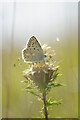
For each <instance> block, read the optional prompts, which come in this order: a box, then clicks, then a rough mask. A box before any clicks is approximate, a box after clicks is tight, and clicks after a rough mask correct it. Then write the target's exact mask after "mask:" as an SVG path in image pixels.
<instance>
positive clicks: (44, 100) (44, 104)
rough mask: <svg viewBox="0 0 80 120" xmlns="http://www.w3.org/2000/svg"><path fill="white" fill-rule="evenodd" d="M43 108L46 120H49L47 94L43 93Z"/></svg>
mask: <svg viewBox="0 0 80 120" xmlns="http://www.w3.org/2000/svg"><path fill="white" fill-rule="evenodd" d="M43 108H44V115H45V120H48V112H47V106H46V94H45V92H44V93H43Z"/></svg>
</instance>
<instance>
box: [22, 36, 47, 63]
mask: <svg viewBox="0 0 80 120" xmlns="http://www.w3.org/2000/svg"><path fill="white" fill-rule="evenodd" d="M22 58H23V59H24V61H29V62H39V61H42V60H44V58H45V55H44V53H43V49H42V47H41V45H40V43H39V42H38V40H37V39H36V38H35V37H34V36H32V37H31V38H30V39H29V41H28V43H27V45H26V48H24V49H23V50H22Z"/></svg>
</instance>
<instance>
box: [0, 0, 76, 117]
mask: <svg viewBox="0 0 80 120" xmlns="http://www.w3.org/2000/svg"><path fill="white" fill-rule="evenodd" d="M2 6H3V7H2V9H3V11H2V20H3V24H2V27H3V41H2V116H3V117H4V118H5V117H10V118H12V117H14V118H32V117H34V118H36V117H41V113H40V110H41V108H42V103H41V102H39V101H38V100H37V99H36V97H35V96H33V95H31V94H28V93H26V92H25V90H24V88H25V86H24V84H23V83H21V81H22V80H24V77H23V71H24V70H25V69H27V64H25V63H24V62H23V60H22V59H20V60H18V58H21V50H22V49H23V48H24V47H25V45H26V43H27V40H28V39H29V38H30V37H31V36H32V35H34V36H36V37H37V39H39V40H40V42H41V44H42V45H43V44H48V45H49V46H51V47H52V48H53V49H54V50H55V51H56V56H55V59H56V61H57V63H58V64H59V65H60V70H59V71H60V73H62V74H63V75H62V76H61V77H60V78H58V79H57V81H58V82H61V83H64V84H66V87H59V88H54V89H52V91H51V92H50V93H49V96H52V98H54V99H56V100H58V99H63V103H62V104H61V105H59V106H54V107H53V109H52V110H49V111H48V112H49V117H52V118H57V117H61V118H76V117H78V35H77V34H78V26H77V24H78V23H77V21H78V13H77V12H78V11H77V9H78V5H77V3H67V2H66V3H62V2H61V3H59V2H57V3H46V2H43V3H41V2H40V3H37V2H33V3H32V2H26V3H24V2H23V3H19V2H17V3H16V2H15V3H3V4H2ZM58 39H59V40H58Z"/></svg>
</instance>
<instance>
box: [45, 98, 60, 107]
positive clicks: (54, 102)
mask: <svg viewBox="0 0 80 120" xmlns="http://www.w3.org/2000/svg"><path fill="white" fill-rule="evenodd" d="M46 102H47V103H46V105H47V106H48V107H49V106H53V105H59V104H61V103H62V99H61V100H59V101H56V100H54V101H51V99H50V98H49V99H48V101H46Z"/></svg>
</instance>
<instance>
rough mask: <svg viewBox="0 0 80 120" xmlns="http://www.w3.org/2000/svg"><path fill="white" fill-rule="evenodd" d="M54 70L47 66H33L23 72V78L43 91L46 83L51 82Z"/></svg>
mask: <svg viewBox="0 0 80 120" xmlns="http://www.w3.org/2000/svg"><path fill="white" fill-rule="evenodd" d="M54 72H55V68H54V67H50V66H48V65H47V64H44V65H43V66H35V65H34V66H33V68H32V69H30V70H28V71H25V74H24V77H25V78H27V79H28V80H30V81H32V82H33V83H35V85H36V86H37V87H38V88H39V89H40V90H41V91H43V90H44V89H45V88H46V87H47V85H48V83H49V82H50V81H51V80H53V77H54Z"/></svg>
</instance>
